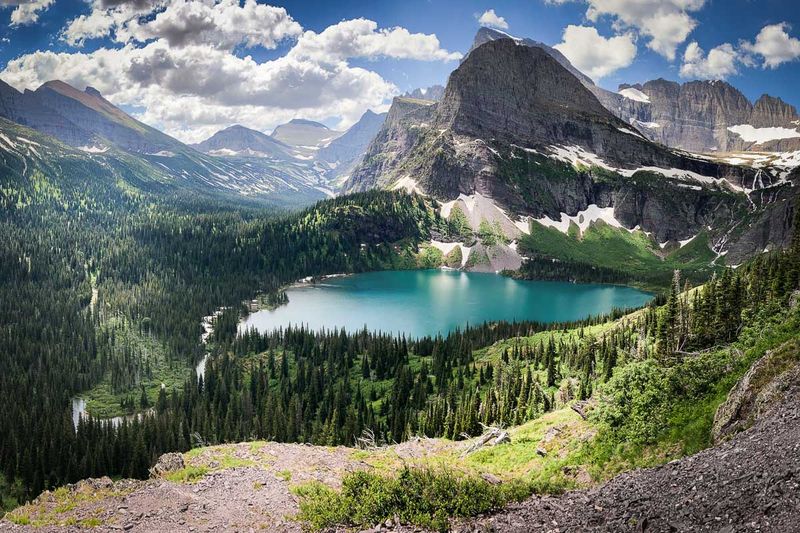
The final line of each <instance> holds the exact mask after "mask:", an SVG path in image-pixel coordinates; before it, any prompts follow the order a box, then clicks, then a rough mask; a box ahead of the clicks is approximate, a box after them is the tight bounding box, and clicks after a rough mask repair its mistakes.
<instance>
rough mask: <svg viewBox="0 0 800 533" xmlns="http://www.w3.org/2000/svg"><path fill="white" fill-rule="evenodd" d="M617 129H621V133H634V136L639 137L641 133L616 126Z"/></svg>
mask: <svg viewBox="0 0 800 533" xmlns="http://www.w3.org/2000/svg"><path fill="white" fill-rule="evenodd" d="M617 130H619V131H621V132H622V133H627V134H628V135H634V136H636V137H641V136H642V135H641V133H639V132H637V131H633V130H629V129H628V128H617Z"/></svg>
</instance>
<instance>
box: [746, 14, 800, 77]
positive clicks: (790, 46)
mask: <svg viewBox="0 0 800 533" xmlns="http://www.w3.org/2000/svg"><path fill="white" fill-rule="evenodd" d="M790 29H791V26H790V25H789V24H788V23H786V22H781V23H779V24H771V25H769V26H764V27H763V28H761V31H760V32H759V33H758V35H757V36H756V40H755V42H754V43H749V42H744V43H742V48H743V49H744V50H745V51H747V52H750V53H753V54H757V55H759V56H761V57H762V58H763V63H762V66H763V67H764V68H777V67H778V66H779V65H781V64H783V63H787V62H789V61H794V60H795V59H798V58H800V39H797V38H795V37H790V36H789V33H788V30H790Z"/></svg>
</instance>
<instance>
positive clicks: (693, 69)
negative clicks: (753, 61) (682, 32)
mask: <svg viewBox="0 0 800 533" xmlns="http://www.w3.org/2000/svg"><path fill="white" fill-rule="evenodd" d="M738 61H739V53H738V52H737V51H736V50H735V49H734V48H733V46H732V45H731V44H730V43H724V44H721V45H719V46H716V47H714V48H712V49H711V50H710V51H709V52H708V55H706V54H705V52H704V51H703V49H702V48H700V45H699V44H697V42H691V43H689V46H687V47H686V51H685V52H684V54H683V64H682V65H681V70H680V74H681V77H683V78H697V79H725V78H727V77H728V76H732V75H734V74H736V73H737V66H736V64H737V62H738Z"/></svg>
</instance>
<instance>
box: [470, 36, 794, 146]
mask: <svg viewBox="0 0 800 533" xmlns="http://www.w3.org/2000/svg"><path fill="white" fill-rule="evenodd" d="M509 38H510V39H513V40H514V41H515V42H516V43H517V44H519V45H523V46H529V47H534V48H539V49H541V50H544V51H545V52H546V53H547V54H548V55H550V56H551V57H552V58H553V59H555V60H556V61H557V62H558V63H559V64H560V65H561V66H563V67H564V68H565V69H567V70H568V71H569V72H570V73H571V74H572V75H573V76H575V77H576V78H577V79H578V80H579V81H580V82H581V84H582V85H583V86H584V87H586V88H587V89H588V90H589V91H590V92H591V93H592V94H594V96H595V97H596V98H597V99H598V100H599V101H600V103H602V104H603V106H604V107H605V108H606V109H608V110H609V111H611V112H612V113H613V114H614V115H616V116H617V117H618V118H620V119H622V120H624V121H625V122H627V123H628V124H630V125H632V126H633V127H634V128H636V129H637V130H638V131H639V132H640V133H642V134H643V135H644V136H645V137H647V138H648V139H650V140H652V141H656V142H659V143H661V144H664V145H666V146H669V147H672V148H679V149H682V150H687V151H690V152H698V153H708V152H732V151H742V150H757V151H779V152H785V151H794V150H800V128H798V126H800V121H799V119H800V117H798V115H797V111H796V110H795V108H794V107H793V106H791V105H789V104H786V103H785V102H783V101H782V100H781V99H780V98H776V97H773V96H769V95H766V94H765V95H763V96H762V97H761V98H759V99H758V101H756V102H755V104H753V103H751V102H750V101H749V100H748V99H747V97H745V96H744V95H743V94H742V93H741V92H740V91H739V90H738V89H736V88H735V87H733V86H731V85H730V84H728V83H726V82H724V81H690V82H687V83H684V84H679V83H676V82H674V81H668V80H664V79H658V80H652V81H648V82H647V83H645V84H643V85H642V84H636V85H628V84H623V85H621V86H620V87H619V92H612V91H609V90H606V89H603V88H602V87H599V86H597V85H595V83H594V81H592V79H591V78H589V77H588V76H586V75H585V74H583V73H582V72H580V71H579V70H578V69H576V68H575V67H574V66H573V65H572V63H570V61H569V60H568V59H567V58H566V57H565V56H564V55H563V54H562V53H561V52H559V51H558V50H556V49H555V48H553V47H551V46H548V45H546V44H544V43H541V42H538V41H534V40H532V39H519V38H516V37H511V36H510V35H508V34H506V33H504V32H501V31H498V30H494V29H491V28H481V29H480V30H479V31H478V33H477V34H476V36H475V40H474V42H473V45H472V48H471V49H470V52H471V51H472V50H474V49H476V48H477V47H479V46H480V45H482V44H484V43H486V42H489V41H493V40H497V39H509ZM737 126H744V128H743V129H741V131H740V132H739V133H737V131H732V130H731V129H730V128H733V129H734V130H739V129H740V128H737ZM748 126H750V127H751V128H748ZM768 128H780V129H779V130H771V129H768ZM758 130H761V131H758Z"/></svg>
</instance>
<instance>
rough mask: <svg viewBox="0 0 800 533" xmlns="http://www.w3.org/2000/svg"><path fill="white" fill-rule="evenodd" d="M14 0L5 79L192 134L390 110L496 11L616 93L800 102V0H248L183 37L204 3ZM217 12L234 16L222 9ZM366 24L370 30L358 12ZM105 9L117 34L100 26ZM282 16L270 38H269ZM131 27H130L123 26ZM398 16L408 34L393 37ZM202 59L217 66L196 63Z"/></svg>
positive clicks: (435, 75)
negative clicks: (725, 91) (86, 92)
mask: <svg viewBox="0 0 800 533" xmlns="http://www.w3.org/2000/svg"><path fill="white" fill-rule="evenodd" d="M8 1H9V0H6V2H4V3H6V4H7V3H8ZM10 1H11V3H12V5H8V6H6V7H5V8H3V9H0V68H3V70H0V78H2V79H4V80H5V81H8V82H9V83H12V85H15V86H17V87H18V88H22V87H35V86H36V84H38V83H40V82H41V81H44V80H46V79H49V78H50V77H59V78H66V81H68V82H70V83H73V84H75V85H78V86H81V85H82V86H85V85H93V86H97V87H98V88H99V89H100V90H101V91H102V92H103V93H104V94H106V95H107V96H108V97H109V99H110V100H112V101H113V102H114V103H117V104H119V105H122V106H123V107H124V108H126V109H128V110H131V111H133V112H135V113H137V116H139V117H140V118H142V119H143V120H146V121H148V122H150V123H153V124H154V125H156V126H159V127H162V128H164V129H165V130H167V131H168V132H169V133H172V134H174V135H177V136H178V137H180V138H183V139H185V140H197V139H198V138H200V137H202V136H204V135H206V134H208V133H210V132H213V131H214V130H215V129H218V128H219V127H224V126H225V125H229V123H233V122H241V123H245V125H249V126H251V127H255V128H257V129H261V130H264V131H268V130H269V129H271V128H272V127H274V125H276V124H277V123H280V122H282V121H284V120H286V119H288V118H292V117H294V116H307V117H309V118H314V119H317V120H323V121H325V122H326V123H327V124H329V125H331V126H339V127H345V126H347V125H348V124H349V123H352V121H353V120H355V119H357V118H358V116H359V115H360V114H361V113H363V111H364V110H365V109H366V108H373V109H377V110H381V109H385V108H386V106H387V105H388V103H389V102H390V100H391V96H393V95H394V94H397V93H398V92H404V91H407V90H410V89H413V88H415V87H425V86H428V85H432V84H435V83H444V82H445V81H446V79H447V75H448V74H449V73H450V72H451V71H452V70H453V69H454V68H456V67H457V66H458V60H457V53H459V52H460V53H464V52H466V51H467V49H468V48H469V46H470V43H471V41H472V38H473V36H474V34H475V32H476V30H477V29H478V28H479V27H480V23H479V20H478V19H479V18H480V17H481V16H482V15H484V13H486V12H487V11H489V10H492V13H493V14H494V15H495V16H494V17H490V18H489V20H491V21H492V22H493V24H494V25H495V26H498V27H500V28H502V29H503V30H504V31H507V32H509V33H511V34H513V35H516V36H520V37H529V38H532V39H535V40H538V41H542V42H544V43H547V44H550V45H557V47H558V48H559V49H560V50H561V51H562V52H564V53H565V55H567V56H568V57H569V58H570V59H571V60H572V61H573V63H575V64H576V66H578V67H579V68H581V69H582V70H584V72H587V73H588V74H590V75H592V76H593V77H594V78H595V79H596V81H598V82H599V83H600V85H602V86H604V87H606V88H609V89H612V90H615V89H616V88H617V86H618V84H620V83H636V82H644V81H647V80H650V79H654V78H658V77H664V78H667V79H672V80H676V81H686V80H689V79H694V78H698V77H701V78H725V79H727V80H728V81H729V82H730V83H732V84H733V85H734V86H736V87H737V88H739V89H740V90H742V91H743V92H744V94H745V95H746V96H747V97H748V98H750V99H751V100H755V99H756V98H757V97H758V96H759V95H761V94H762V93H769V94H772V95H774V96H780V97H781V98H783V99H784V100H785V101H787V102H789V103H791V104H793V105H795V106H799V107H800V96H799V94H800V93H798V91H797V90H796V87H798V85H800V61H799V60H798V58H800V40H798V38H800V8H798V7H797V5H796V4H795V2H793V1H787V0H758V1H756V0H725V1H723V0H525V1H504V0H497V1H490V2H485V1H469V0H467V1H463V0H461V1H456V0H405V1H403V2H392V1H380V0H379V1H373V2H360V1H354V0H343V1H339V2H316V1H290V2H274V3H271V4H270V6H272V7H270V8H269V10H270V11H267V10H266V9H261V10H255V11H252V10H251V11H248V12H247V13H250V14H247V13H245V11H242V13H244V16H245V17H246V18H247V19H248V20H250V19H252V20H253V21H254V25H253V28H251V29H250V32H249V33H248V32H247V31H244V30H241V29H240V28H239V27H238V26H241V24H238V25H237V24H235V23H230V22H219V24H217V20H216V19H215V21H214V24H212V26H214V25H216V26H215V27H214V28H212V29H208V28H207V27H206V26H203V28H202V30H198V31H196V32H194V33H191V34H190V37H188V39H189V42H187V41H186V35H187V34H186V33H185V31H184V33H182V34H181V33H176V32H179V31H181V30H187V29H186V28H181V27H180V26H181V24H182V20H183V19H182V17H184V18H185V16H186V15H185V14H186V13H188V12H189V11H183V12H179V11H177V8H176V6H177V4H201V3H202V0H133V1H131V2H130V3H128V4H124V1H125V0H93V1H82V0H32V4H31V5H28V6H22V7H17V6H15V5H13V4H14V3H15V2H16V1H19V0H10ZM225 1H227V2H229V3H231V6H229V7H232V8H235V7H241V6H244V4H245V1H244V0H241V1H240V3H239V5H238V6H233V5H232V3H233V2H234V1H235V0H225ZM250 1H253V0H248V2H250ZM120 2H123V6H122V7H119V6H116V4H119V3H120ZM209 2H210V3H212V4H213V0H205V3H206V6H207V7H208V4H209ZM259 3H263V2H261V0H259ZM36 4H38V7H39V9H34V7H35V5H36ZM111 4H114V5H111ZM133 4H139V5H138V8H134V7H132V6H133ZM26 7H27V8H28V10H27V11H26V12H24V13H23V12H19V10H20V9H23V8H26ZM251 7H253V6H251ZM262 7H264V8H266V6H262ZM183 8H184V9H185V10H189V9H201V7H198V6H194V7H192V6H189V5H184V6H183ZM280 8H283V9H280ZM126 9H127V10H130V12H128V11H125V10H126ZM136 9H138V11H137V10H136ZM172 11H174V13H172ZM234 11H235V10H229V11H227V13H228V15H231V14H233V15H235V14H236V13H235V12H234ZM656 11H658V13H656ZM15 13H16V14H15ZM126 13H127V15H126ZM181 13H183V15H181ZM281 13H283V14H281ZM170 14H172V18H171V19H170V17H169V15H170ZM206 14H207V15H208V16H210V17H212V18H214V17H217V18H218V20H219V21H223V19H224V17H225V16H226V15H223V11H222V10H221V9H219V6H217V10H216V11H214V10H212V9H211V8H208V9H207V10H206ZM81 15H83V16H84V17H85V18H88V20H87V21H85V22H86V24H84V25H83V26H82V27H81V28H82V31H83V33H81V32H80V31H77V30H78V29H80V28H78V27H77V26H73V27H72V31H67V29H68V28H69V27H70V23H71V22H73V21H74V20H75V19H76V18H77V17H79V16H81ZM112 15H113V16H112ZM261 16H263V17H265V18H264V19H263V20H262V19H259V18H258V17H261ZM113 17H116V20H117V22H115V23H112V22H110V21H111V20H112V19H113ZM159 17H161V18H162V19H163V20H161V21H160V22H159V20H158V19H159ZM500 17H502V18H500ZM357 19H367V20H368V21H373V22H374V26H373V27H367V26H368V25H366V24H363V23H353V22H348V21H354V20H357ZM104 20H105V21H106V23H105V24H106V25H108V26H109V27H110V30H109V31H108V33H107V35H101V34H102V31H100V30H102V29H103V24H102V23H101V24H99V25H98V22H102V21H104ZM131 20H136V24H137V25H133V23H131V22H130V21H131ZM176 21H177V22H176ZM265 21H268V22H265ZM272 21H275V24H276V27H275V28H273V29H272V30H270V31H273V34H272V35H271V36H267V37H265V36H263V35H258V34H257V33H258V32H261V31H262V30H263V29H264V28H268V27H270V24H271V23H272ZM156 22H159V24H158V25H157V24H155V23H156ZM170 22H171V23H172V25H170V24H169V23H170ZM148 23H150V24H149V26H148ZM113 24H117V26H114V25H113ZM226 24H227V25H226ZM123 25H127V26H125V28H127V29H126V30H125V31H128V34H126V35H122V36H120V34H121V33H122V28H123ZM132 25H133V26H132ZM176 25H177V26H178V27H176ZM506 26H507V28H506ZM692 26H694V28H693V29H692ZM131 27H133V30H131ZM397 27H399V28H401V29H402V30H403V32H405V33H403V32H395V33H391V34H390V35H388V36H387V35H383V34H382V33H381V32H382V30H386V31H391V30H392V29H394V28H397ZM326 29H327V32H326ZM333 30H337V31H339V33H336V32H334V31H333ZM406 30H407V31H406ZM92 31H94V32H96V34H97V35H101V36H100V37H93V36H92V35H91V32H92ZM202 32H206V33H205V34H204V36H202V37H198V36H200V34H201V33H202ZM254 32H255V33H254ZM303 32H313V34H311V35H310V36H311V39H309V40H308V42H309V43H311V45H312V46H310V47H300V46H299V41H300V40H304V39H305V38H304V37H303V36H304V35H305V34H304V33H303ZM323 32H325V33H323ZM347 32H351V33H347ZM352 32H355V33H352ZM327 34H330V37H331V38H330V39H323V38H321V37H320V36H324V35H327ZM355 34H357V35H358V36H359V38H363V39H364V41H363V42H362V44H361V45H359V47H357V49H355V48H353V47H350V46H349V45H348V43H347V42H346V41H347V39H348V37H347V36H348V35H355ZM76 35H77V37H75V36H76ZM70 36H72V37H71V38H70ZM342 36H344V37H342ZM76 39H77V40H76ZM180 39H183V40H182V41H181V40H180ZM220 39H223V40H226V41H225V42H226V44H222V45H220V44H219V42H220ZM248 39H249V41H248ZM432 39H433V40H432ZM694 43H696V44H694ZM125 47H127V48H125ZM123 48H125V51H123V52H121V51H120V50H123ZM300 48H303V50H302V51H301V50H300ZM687 50H688V52H687ZM712 50H713V52H711V54H709V52H710V51H712ZM109 51H111V53H108V52H109ZM206 56H207V57H208V61H209V63H208V64H203V63H202V60H198V59H197V58H198V57H206ZM248 57H249V59H247V60H245V58H248ZM212 61H213V64H212V63H211V62H212ZM228 62H230V65H228V67H227V68H225V69H222V70H220V69H218V68H217V67H218V66H219V65H220V64H227V63H228ZM134 74H135V75H134ZM598 76H602V77H601V78H600V79H599V80H598V79H597V78H598ZM256 82H257V83H256ZM287 85H288V86H290V87H291V89H292V90H291V91H288V90H286V86H287ZM81 88H82V87H81ZM237 93H240V94H237Z"/></svg>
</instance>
